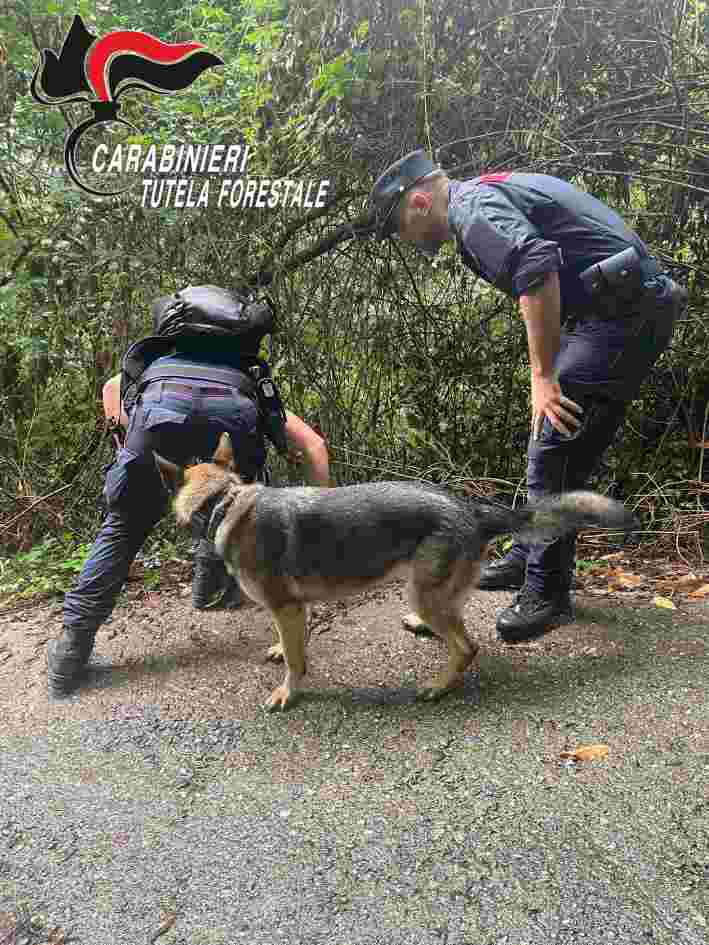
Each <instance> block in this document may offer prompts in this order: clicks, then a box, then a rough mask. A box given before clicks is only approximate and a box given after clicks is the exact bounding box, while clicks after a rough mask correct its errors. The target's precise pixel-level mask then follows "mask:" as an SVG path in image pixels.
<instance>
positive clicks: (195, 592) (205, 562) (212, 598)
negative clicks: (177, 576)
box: [192, 540, 241, 610]
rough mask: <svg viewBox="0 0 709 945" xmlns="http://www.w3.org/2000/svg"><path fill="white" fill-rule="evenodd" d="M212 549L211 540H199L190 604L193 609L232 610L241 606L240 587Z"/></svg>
mask: <svg viewBox="0 0 709 945" xmlns="http://www.w3.org/2000/svg"><path fill="white" fill-rule="evenodd" d="M210 549H211V550H210ZM213 549H214V546H213V545H212V544H211V542H207V541H206V540H202V541H200V543H199V547H198V549H197V553H196V554H195V559H194V576H193V578H192V604H193V606H194V608H195V610H205V609H207V608H209V609H210V610H212V609H214V610H216V609H220V608H225V609H227V610H234V609H235V608H237V607H240V606H241V588H240V587H239V583H238V581H235V580H234V578H233V577H232V576H231V575H230V574H228V572H227V569H226V566H225V565H224V562H223V561H222V559H221V558H220V557H219V556H218V555H217V554H216V553H215V552H214V550H213Z"/></svg>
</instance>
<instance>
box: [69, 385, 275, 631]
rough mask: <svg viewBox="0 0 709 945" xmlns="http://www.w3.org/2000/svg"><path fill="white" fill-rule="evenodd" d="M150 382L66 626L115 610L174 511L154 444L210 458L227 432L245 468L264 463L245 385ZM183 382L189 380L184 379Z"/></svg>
mask: <svg viewBox="0 0 709 945" xmlns="http://www.w3.org/2000/svg"><path fill="white" fill-rule="evenodd" d="M170 386H171V385H169V384H166V383H165V382H163V381H156V382H153V383H152V384H150V385H149V386H148V387H147V388H146V390H145V392H144V393H143V394H142V395H141V397H140V399H139V401H138V403H136V405H135V407H134V408H133V410H132V411H131V415H130V423H129V427H128V431H127V434H126V441H125V445H124V446H123V448H122V449H120V450H119V451H118V453H117V455H116V458H115V460H114V462H113V463H112V464H111V466H110V467H109V469H108V471H107V473H106V481H105V484H104V490H103V492H104V498H105V500H106V504H107V507H108V513H107V515H106V518H105V519H104V522H103V524H102V526H101V529H100V531H99V533H98V535H97V537H96V540H95V542H94V544H93V546H92V548H91V552H90V553H89V557H88V558H87V560H86V562H85V564H84V567H83V568H82V570H81V573H80V575H79V578H78V581H77V584H76V586H75V587H74V588H73V589H72V590H71V591H69V593H67V594H66V596H65V598H64V627H65V628H66V629H69V630H76V631H87V632H92V631H96V630H97V629H98V627H99V626H100V625H101V623H103V621H104V620H105V619H106V618H107V617H108V616H109V614H110V613H111V611H112V610H113V607H114V604H115V601H116V598H117V596H118V594H119V592H120V591H121V588H122V587H123V585H124V583H125V581H126V578H127V577H128V572H129V570H130V566H131V564H132V563H133V560H134V559H135V556H136V555H137V553H138V551H139V550H140V548H141V546H142V545H143V543H144V542H145V540H146V538H147V537H148V535H149V534H150V532H151V531H152V530H153V528H155V526H156V524H157V523H158V522H159V521H160V519H161V518H162V517H163V515H164V514H165V512H166V511H167V508H168V504H169V494H168V492H167V490H166V489H165V487H164V485H163V482H162V478H161V476H160V473H159V472H158V469H157V466H156V464H155V460H154V458H153V452H152V451H153V450H156V451H157V452H158V453H160V455H161V456H164V457H165V458H166V459H169V460H171V461H172V462H174V463H177V464H180V465H182V464H184V463H186V462H188V461H189V460H190V459H192V458H194V457H205V456H206V457H209V456H212V454H213V453H214V451H215V450H216V447H217V444H218V442H219V436H220V435H221V433H222V432H223V431H226V432H228V433H229V434H230V435H231V438H232V443H234V444H235V445H236V446H238V447H240V450H241V452H240V456H241V465H240V471H242V472H243V473H244V474H245V475H247V476H254V477H255V476H256V475H257V474H258V471H259V469H260V468H261V467H263V465H264V462H265V451H264V446H263V441H262V439H261V437H260V436H259V435H258V434H257V433H256V432H255V431H256V428H257V408H256V405H255V404H254V402H253V401H251V400H250V399H249V398H247V397H245V396H244V395H243V394H241V393H240V392H239V391H238V390H236V389H234V388H230V387H224V386H220V385H215V384H207V383H206V382H205V383H202V382H200V383H199V384H195V385H194V386H193V387H192V393H191V394H189V393H186V394H185V393H179V394H174V393H169V392H168V390H169V388H170ZM179 386H180V387H182V388H183V389H184V388H185V387H186V386H189V385H188V384H186V383H185V382H184V381H180V385H179Z"/></svg>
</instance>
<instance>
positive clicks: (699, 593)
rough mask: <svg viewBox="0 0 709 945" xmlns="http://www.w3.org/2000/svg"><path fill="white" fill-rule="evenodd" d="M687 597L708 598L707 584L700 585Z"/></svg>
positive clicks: (708, 588)
mask: <svg viewBox="0 0 709 945" xmlns="http://www.w3.org/2000/svg"><path fill="white" fill-rule="evenodd" d="M688 596H689V597H709V584H702V586H701V587H698V588H697V589H696V591H692V593H691V594H689V595H688Z"/></svg>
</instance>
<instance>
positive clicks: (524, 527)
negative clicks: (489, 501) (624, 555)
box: [482, 492, 639, 541]
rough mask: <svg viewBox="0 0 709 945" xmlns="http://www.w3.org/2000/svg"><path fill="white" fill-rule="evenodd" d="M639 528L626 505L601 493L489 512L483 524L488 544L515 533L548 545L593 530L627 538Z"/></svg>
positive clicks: (572, 494) (573, 494) (553, 498)
mask: <svg viewBox="0 0 709 945" xmlns="http://www.w3.org/2000/svg"><path fill="white" fill-rule="evenodd" d="M638 525H639V523H638V520H637V519H636V517H635V516H634V515H633V513H632V512H630V511H628V509H626V508H625V506H624V505H623V503H622V502H616V501H615V499H608V498H606V496H603V495H599V494H598V493H597V492H566V493H564V494H563V495H559V496H550V497H549V498H546V499H542V500H541V501H538V502H535V503H534V505H528V506H525V508H522V509H494V510H489V511H486V512H485V514H484V516H483V522H482V528H483V530H484V532H485V533H486V535H487V536H488V540H489V539H490V538H494V537H495V536H496V535H502V534H507V533H509V532H512V533H514V534H515V535H517V536H518V537H519V538H521V539H522V540H523V541H544V540H545V539H549V538H557V537H559V536H560V535H564V534H567V533H569V532H574V531H577V530H579V529H582V528H590V527H595V528H607V529H613V530H614V531H621V532H623V533H624V535H625V536H626V537H627V535H628V534H629V533H630V532H632V531H635V530H636V529H637V528H638Z"/></svg>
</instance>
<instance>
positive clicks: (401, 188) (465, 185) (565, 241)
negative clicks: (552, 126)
mask: <svg viewBox="0 0 709 945" xmlns="http://www.w3.org/2000/svg"><path fill="white" fill-rule="evenodd" d="M370 201H371V204H372V209H373V214H374V220H375V232H376V235H377V236H378V237H379V238H381V239H383V238H386V237H394V236H397V237H398V238H399V239H401V240H404V241H407V242H411V243H413V244H414V245H415V246H417V247H418V248H419V249H420V250H421V251H422V252H424V253H425V254H426V255H427V256H429V257H431V256H435V254H436V253H437V252H438V251H439V249H440V248H441V246H442V245H443V244H444V243H445V242H446V241H448V240H455V241H456V244H457V249H458V252H459V253H460V255H461V257H462V259H463V262H464V263H465V265H466V266H467V267H468V268H469V269H471V270H472V271H473V272H475V273H476V274H477V275H478V276H480V277H481V278H482V279H484V280H485V281H486V282H489V283H490V284H492V285H494V286H495V287H496V288H498V289H500V291H502V292H504V293H505V294H507V295H509V296H511V297H512V298H514V299H516V300H517V301H518V303H519V309H520V313H521V316H522V318H523V319H524V322H525V326H526V331H527V342H528V350H529V362H530V368H531V395H532V396H531V400H532V421H531V438H530V442H529V449H528V460H527V486H528V496H529V501H530V502H535V501H537V500H539V499H540V498H542V497H543V496H545V495H548V494H550V493H560V492H566V491H569V490H573V489H581V488H583V487H584V486H585V485H586V483H587V482H588V479H589V477H590V476H591V474H592V472H593V471H594V469H595V468H596V466H597V465H598V463H599V462H600V459H601V456H602V455H603V453H604V452H605V450H606V449H607V447H608V446H609V445H610V444H611V442H612V440H613V438H614V436H615V434H616V432H617V430H618V429H619V428H620V426H621V425H622V423H623V420H624V416H625V412H626V409H627V406H628V404H629V403H630V402H631V401H632V400H633V399H634V398H636V397H637V395H638V392H639V389H640V386H641V384H642V382H643V380H644V379H645V378H646V377H647V376H648V374H649V372H650V369H651V368H652V366H653V364H654V363H655V361H656V360H657V358H658V357H659V355H660V354H661V353H662V352H663V351H664V350H665V349H666V348H667V346H668V345H669V343H670V339H671V337H672V332H673V329H674V325H675V321H676V319H677V317H678V315H679V314H680V313H681V311H682V309H683V308H684V306H685V304H686V299H687V293H686V291H685V289H684V288H682V287H681V286H679V285H677V283H676V282H674V281H673V280H672V279H671V278H670V277H669V276H668V275H667V273H666V272H664V271H663V268H662V266H661V264H660V263H659V262H658V260H657V259H655V258H654V257H653V256H651V255H650V253H649V251H648V248H647V246H646V245H645V244H644V243H643V241H642V240H641V239H640V237H639V236H638V235H637V234H636V233H634V232H633V231H632V230H631V229H630V228H629V227H628V226H627V225H626V224H625V223H624V222H623V220H622V219H621V217H620V216H619V215H618V214H617V213H616V212H615V211H613V210H611V209H610V208H609V207H607V206H606V205H605V204H603V203H601V202H600V201H599V200H597V199H596V198H594V197H592V196H590V195H589V194H587V193H584V192H583V191H580V190H578V189H577V188H575V187H573V186H572V185H571V184H569V183H567V182H566V181H563V180H560V179H558V178H555V177H550V176H547V175H544V174H527V173H517V172H515V171H505V172H499V173H494V174H483V175H482V176H480V177H476V178H474V179H472V180H466V181H453V180H450V179H449V178H448V177H447V176H446V175H445V173H444V172H443V171H442V170H441V169H440V168H439V167H438V165H436V164H434V163H433V161H431V160H429V158H428V157H427V156H426V154H425V152H424V151H422V150H419V151H415V152H412V153H411V154H408V155H406V156H405V157H403V158H401V159H400V160H399V161H397V162H395V163H394V164H392V165H391V166H390V167H389V168H387V170H386V171H384V173H383V174H382V175H381V176H380V177H379V178H378V180H377V181H376V183H375V184H374V187H373V189H372V193H371V196H370ZM562 325H563V327H564V331H563V332H562V331H561V326H562ZM575 542H576V537H575V535H574V536H571V537H565V538H561V539H557V540H555V541H551V542H546V543H543V544H534V545H525V544H523V543H522V542H520V541H517V542H515V544H514V545H513V547H512V548H511V549H510V551H509V553H508V554H507V556H506V557H505V558H503V559H502V560H501V561H500V562H497V563H495V564H490V565H489V566H488V567H486V568H485V569H484V570H483V572H482V575H481V579H480V587H481V588H483V589H487V590H497V589H501V588H517V589H520V591H519V593H518V594H517V595H516V597H515V599H514V601H513V603H512V605H511V606H510V607H508V608H507V609H506V610H504V611H503V612H502V613H501V614H500V615H499V617H498V621H497V629H498V633H499V635H500V637H501V638H502V639H503V640H505V641H506V642H508V643H517V642H520V641H522V640H528V639H531V638H533V637H536V636H539V635H541V634H543V633H546V632H547V631H548V630H550V629H552V628H553V627H555V626H559V625H561V624H563V623H567V622H570V621H571V620H572V619H573V606H572V602H571V598H570V593H569V591H570V589H571V585H572V576H573V570H574V551H575Z"/></svg>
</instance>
